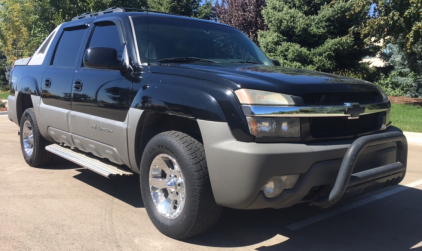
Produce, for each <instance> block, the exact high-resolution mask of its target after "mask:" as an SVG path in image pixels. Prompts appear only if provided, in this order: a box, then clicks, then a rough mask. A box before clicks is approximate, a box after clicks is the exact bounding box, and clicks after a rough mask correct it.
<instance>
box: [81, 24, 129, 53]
mask: <svg viewBox="0 0 422 251" xmlns="http://www.w3.org/2000/svg"><path fill="white" fill-rule="evenodd" d="M92 47H107V48H113V49H116V50H117V53H118V55H119V59H122V55H123V50H124V45H123V44H122V43H121V42H120V38H119V32H118V30H117V27H116V25H115V24H114V23H113V22H101V23H97V24H96V25H95V29H94V33H93V34H92V37H91V41H90V42H89V45H88V48H92Z"/></svg>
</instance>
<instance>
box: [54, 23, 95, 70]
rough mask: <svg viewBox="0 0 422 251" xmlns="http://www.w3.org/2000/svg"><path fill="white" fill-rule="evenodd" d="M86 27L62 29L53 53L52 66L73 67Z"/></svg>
mask: <svg viewBox="0 0 422 251" xmlns="http://www.w3.org/2000/svg"><path fill="white" fill-rule="evenodd" d="M86 30H87V29H86V27H84V28H81V29H71V30H64V31H63V34H62V36H61V38H60V41H59V44H58V45H57V48H56V52H55V54H54V59H53V63H52V65H53V66H57V67H66V68H73V67H74V66H75V63H76V59H77V57H78V54H79V51H80V50H79V49H80V48H81V43H82V40H83V38H84V35H85V32H86Z"/></svg>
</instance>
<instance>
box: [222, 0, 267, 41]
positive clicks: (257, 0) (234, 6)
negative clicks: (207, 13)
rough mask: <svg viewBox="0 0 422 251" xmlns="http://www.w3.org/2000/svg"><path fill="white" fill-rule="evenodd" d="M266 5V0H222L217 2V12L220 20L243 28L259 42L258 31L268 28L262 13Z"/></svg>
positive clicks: (240, 28)
mask: <svg viewBox="0 0 422 251" xmlns="http://www.w3.org/2000/svg"><path fill="white" fill-rule="evenodd" d="M265 6H266V1H265V0H221V1H216V3H215V12H216V16H217V20H218V21H219V22H222V23H225V24H228V25H231V26H233V27H235V28H237V29H239V30H241V31H242V32H244V33H245V34H247V35H248V37H249V38H250V39H252V41H254V42H255V43H256V44H258V31H260V30H266V29H267V26H266V24H265V22H264V18H263V16H262V13H261V12H262V9H263V8H264V7H265Z"/></svg>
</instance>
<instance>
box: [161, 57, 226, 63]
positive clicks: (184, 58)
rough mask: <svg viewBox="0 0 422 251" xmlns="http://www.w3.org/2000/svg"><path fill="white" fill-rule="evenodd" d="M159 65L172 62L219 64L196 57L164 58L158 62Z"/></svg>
mask: <svg viewBox="0 0 422 251" xmlns="http://www.w3.org/2000/svg"><path fill="white" fill-rule="evenodd" d="M157 61H158V62H159V63H170V62H208V63H218V62H217V61H213V60H209V59H204V58H196V57H174V58H163V59H160V60H157Z"/></svg>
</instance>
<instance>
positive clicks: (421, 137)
mask: <svg viewBox="0 0 422 251" xmlns="http://www.w3.org/2000/svg"><path fill="white" fill-rule="evenodd" d="M404 135H405V136H406V138H407V142H409V143H414V144H420V145H422V133H417V132H404Z"/></svg>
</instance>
